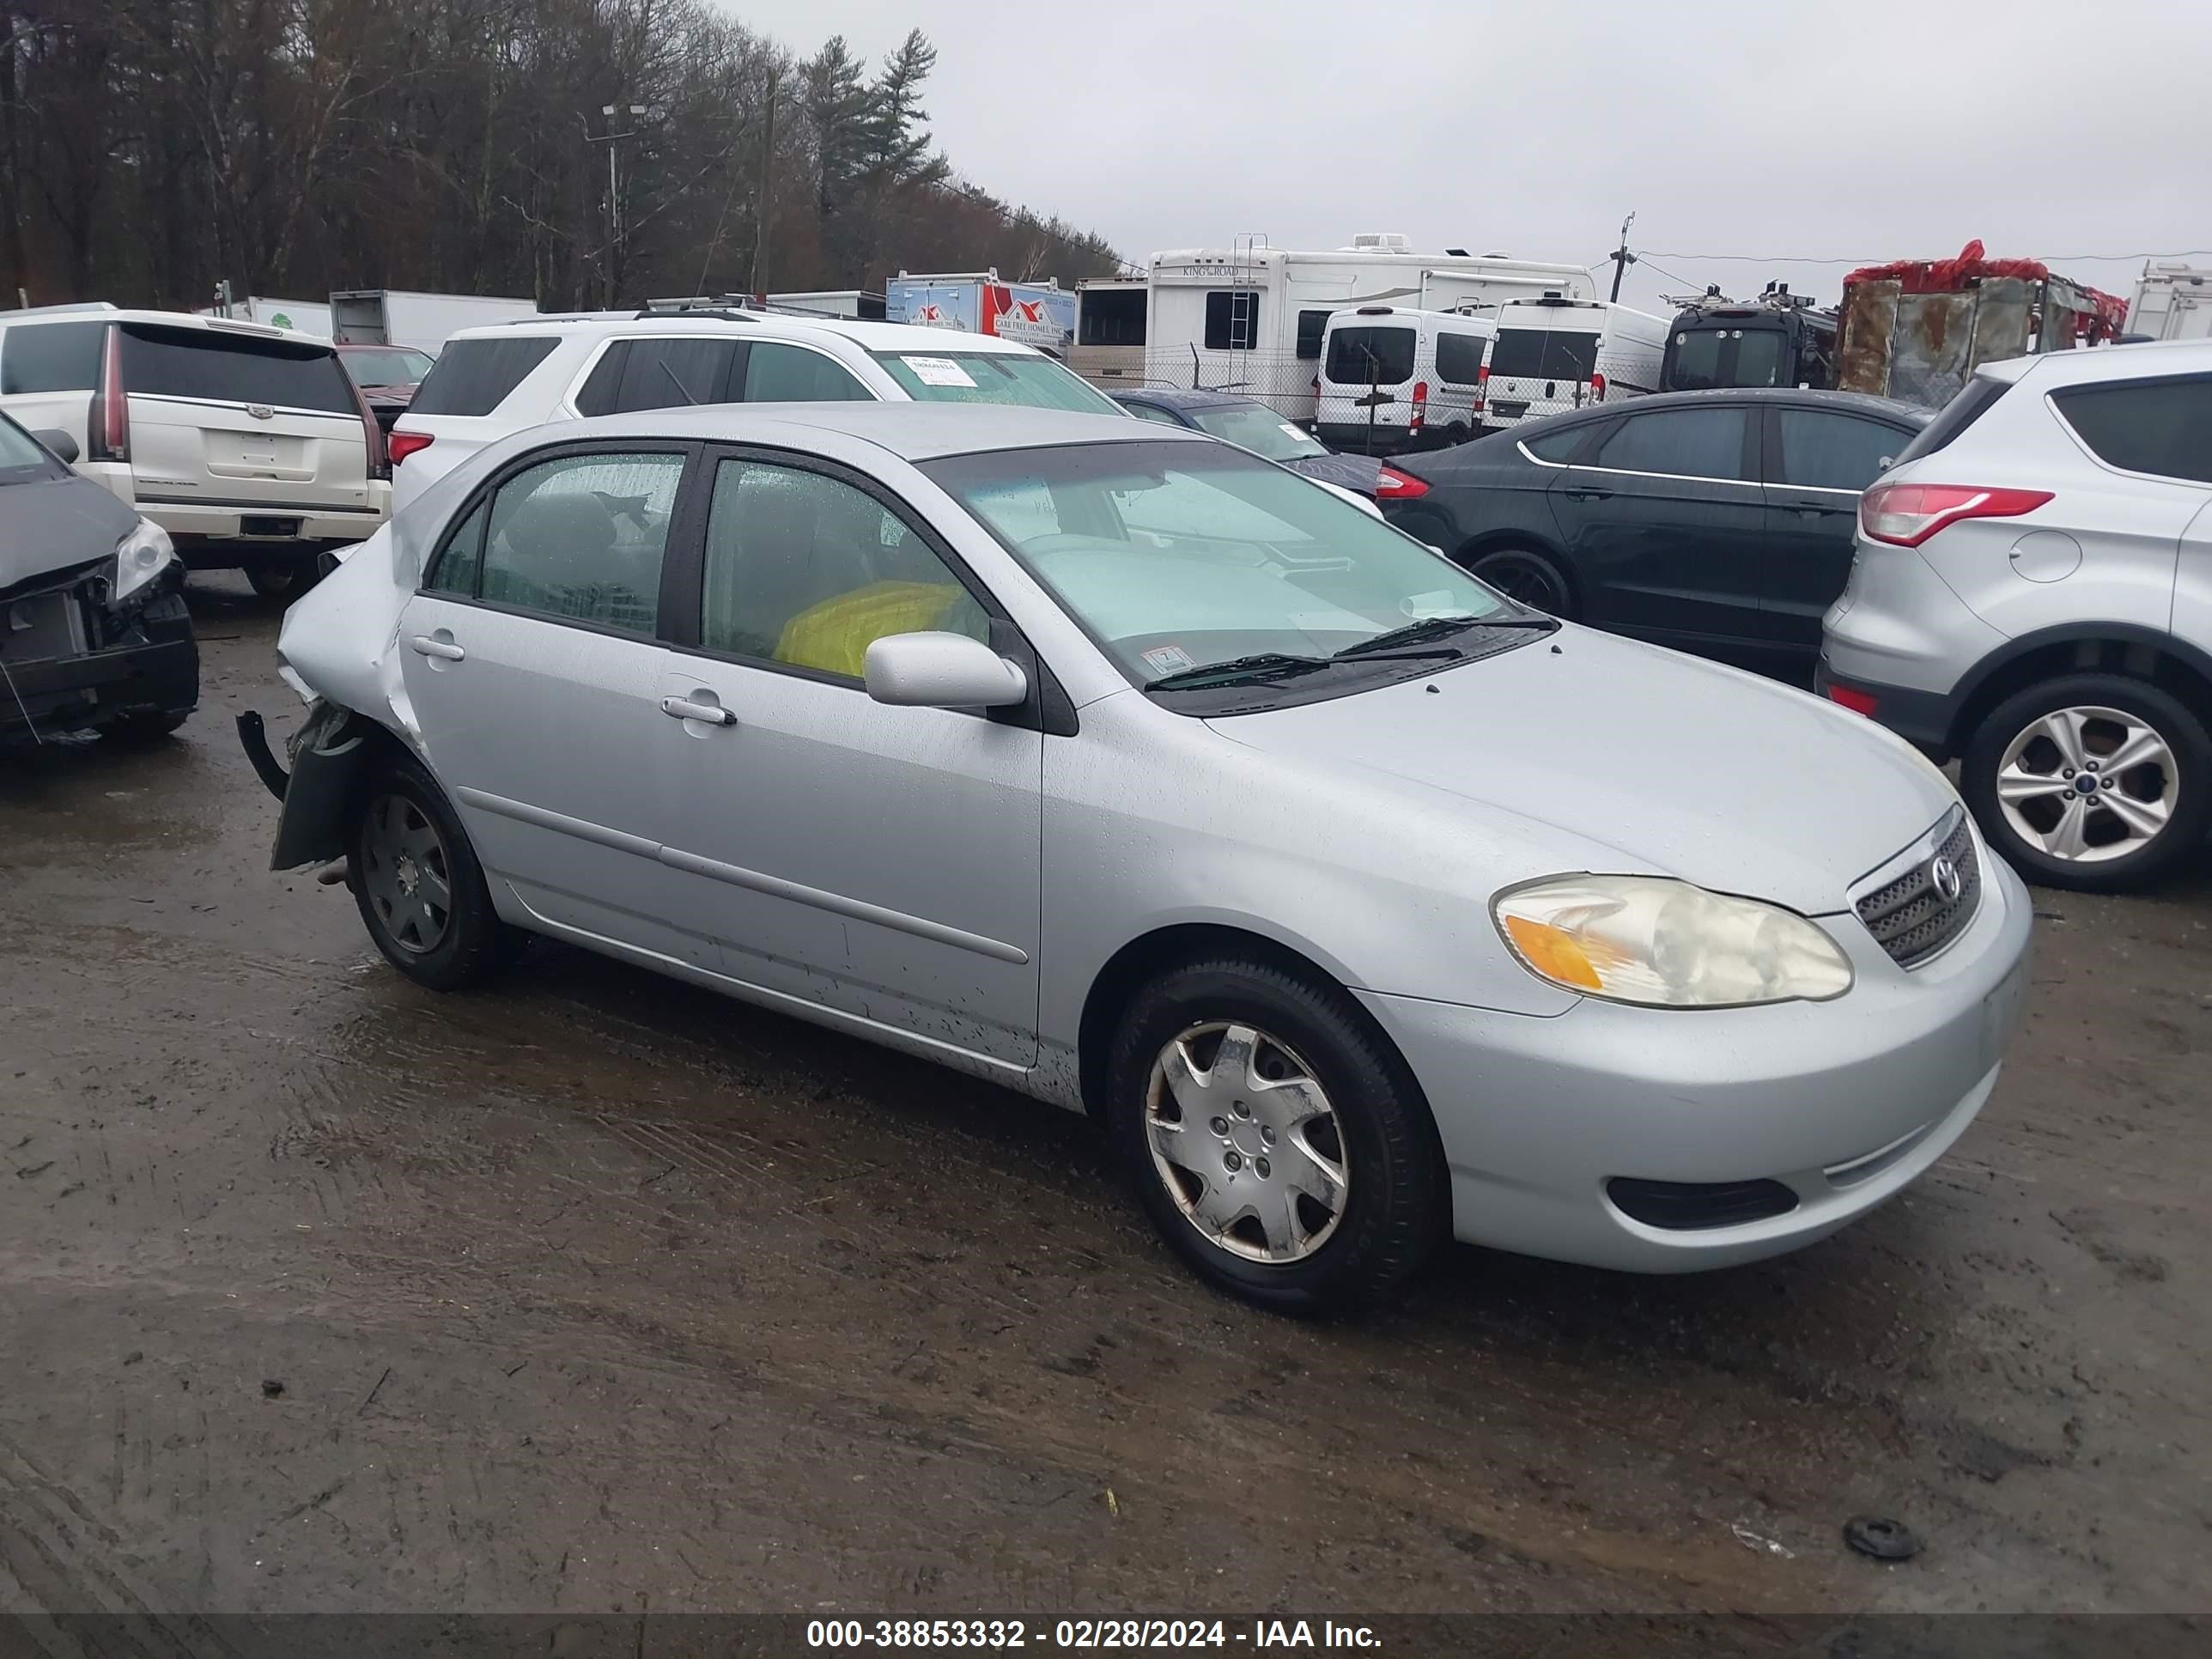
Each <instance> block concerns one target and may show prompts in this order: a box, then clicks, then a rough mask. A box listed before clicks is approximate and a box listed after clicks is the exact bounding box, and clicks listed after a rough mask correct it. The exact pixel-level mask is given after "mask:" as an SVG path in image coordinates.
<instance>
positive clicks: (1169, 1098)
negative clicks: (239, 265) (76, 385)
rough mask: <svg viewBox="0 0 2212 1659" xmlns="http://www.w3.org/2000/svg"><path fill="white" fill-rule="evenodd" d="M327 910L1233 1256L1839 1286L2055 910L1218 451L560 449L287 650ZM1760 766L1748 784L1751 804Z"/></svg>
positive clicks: (822, 425)
mask: <svg viewBox="0 0 2212 1659" xmlns="http://www.w3.org/2000/svg"><path fill="white" fill-rule="evenodd" d="M280 648H281V651H282V654H283V671H284V672H285V673H286V675H287V676H288V678H291V679H292V680H293V682H294V684H295V685H296V686H297V687H298V688H299V689H300V690H301V691H302V692H303V694H304V695H306V696H309V697H310V698H312V699H313V700H315V701H314V708H313V713H312V714H311V716H310V718H309V719H308V720H307V722H306V724H305V726H304V727H303V729H302V731H301V733H300V734H299V736H298V738H296V739H295V743H294V744H293V752H292V761H293V764H292V768H291V770H290V773H289V777H288V776H287V775H286V774H285V772H284V770H283V769H282V768H281V767H280V766H279V765H278V763H277V762H276V759H275V757H273V756H271V755H270V753H269V751H268V749H267V747H266V745H265V744H264V743H263V742H262V741H261V740H260V737H259V732H258V727H256V726H253V725H252V721H251V717H248V719H247V720H246V723H245V735H246V739H247V744H248V748H249V750H251V751H252V752H253V753H255V755H256V757H257V760H256V763H257V765H258V767H259V768H260V769H262V771H263V774H264V777H266V778H267V779H268V780H269V781H270V784H271V787H273V788H276V790H277V791H278V792H279V793H280V794H281V795H282V796H283V800H284V810H283V818H282V822H281V824H280V827H279V830H278V834H277V840H276V864H277V865H278V866H280V867H291V866H298V865H302V864H307V863H313V862H319V861H324V860H334V859H343V860H344V871H345V879H346V881H347V883H348V884H349V887H350V888H351V890H352V891H353V893H354V896H355V897H356V902H358V904H359V906H360V908H361V914H362V920H363V921H364V922H365V923H366V924H367V926H368V931H369V933H370V934H371V936H372V937H373V938H374V939H375V941H376V943H377V945H378V947H379V948H380V950H381V951H383V953H384V955H385V956H386V958H388V959H389V960H390V961H391V962H392V963H393V964H394V965H395V966H396V967H398V969H400V970H401V971H402V972H404V973H405V974H407V975H409V976H410V977H411V978H413V979H415V980H416V981H419V982H421V983H422V984H424V985H428V986H432V987H438V988H441V989H442V988H453V987H459V986H462V985H465V984H466V983H468V982H470V981H472V980H475V979H477V978H478V977H479V976H480V975H483V973H484V972H486V971H487V970H488V969H490V968H491V967H492V966H494V965H495V963H497V962H498V961H499V960H500V958H501V956H502V955H503V953H504V951H505V949H506V946H507V944H508V943H509V942H510V941H511V940H512V939H514V938H515V937H516V936H517V934H518V933H541V934H545V935H549V936H550V937H553V938H556V939H566V940H569V941H572V942H574V943H575V944H578V945H583V946H585V947H586V948H589V949H591V950H594V951H602V952H604V953H605V954H607V955H610V956H612V957H619V958H621V959H623V960H625V961H628V962H632V963H640V964H642V965H644V966H646V967H648V968H651V969H656V970H658V971H659V972H662V973H665V974H671V975H678V976H679V977H682V978H684V979H687V980H691V981H696V982H697V983H700V984H702V985H706V986H710V987H714V988H715V989H717V990H720V991H723V992H726V993H727V994H731V995H733V996H738V997H741V998H744V999H746V1000H750V1001H753V1002H756V1003H759V1004H762V1005H763V1006H768V1007H770V1008H774V1009H778V1010H781V1011H784V1012H790V1013H793V1014H796V1015H799V1016H800V1017H802V1018H807V1019H811V1020H814V1021H817V1022H819V1023H821V1024H825V1025H829V1026H832V1027H835V1028H836V1029H839V1030H845V1031H848V1032H851V1033H853V1034H854V1035H856V1036H862V1037H866V1038H868V1039H870V1040H872V1041H875V1042H883V1043H887V1044H890V1045H891V1046H893V1047H895V1048H902V1049H904V1050H906V1051H908V1052H909V1053H913V1054H921V1055H924V1056H926V1057H928V1058H930V1059H933V1060H939V1061H940V1062H942V1063H944V1064H945V1065H948V1066H956V1067H958V1068H960V1069H962V1070H963V1071H966V1072H969V1073H973V1074H975V1075H976V1076H979V1077H983V1078H987V1079H992V1080H993V1081H994V1082H997V1083H1000V1084H1003V1085H1008V1086H1010V1087H1012V1088H1015V1089H1018V1090H1021V1091H1025V1092H1027V1093H1029V1094H1031V1095H1033V1096H1036V1097H1038V1098H1040V1099H1042V1100H1046V1101H1049V1102H1053V1103H1057V1104H1060V1105H1064V1106H1068V1107H1072V1108H1077V1109H1090V1110H1091V1111H1092V1112H1094V1113H1096V1114H1097V1115H1098V1116H1099V1117H1100V1118H1102V1119H1103V1121H1104V1122H1105V1123H1106V1125H1107V1126H1108V1127H1109V1129H1110V1131H1111V1133H1113V1135H1114V1137H1115V1140H1116V1142H1117V1144H1118V1146H1119V1147H1120V1149H1121V1153H1122V1154H1123V1156H1124V1158H1125V1159H1126V1162H1127V1167H1128V1169H1129V1170H1130V1172H1131V1175H1132V1176H1133V1179H1134V1180H1135V1182H1136V1183H1137V1185H1138V1186H1139V1189H1140V1190H1141V1191H1142V1193H1143V1194H1144V1197H1145V1201H1146V1206H1147V1207H1148V1208H1149V1210H1150V1212H1151V1214H1152V1218H1153V1219H1154V1221H1155V1222H1156V1224H1157V1225H1158V1227H1159V1228H1160V1230H1161V1232H1162V1234H1163V1236H1164V1237H1165V1238H1166V1239H1167V1241H1168V1242H1169V1243H1170V1245H1171V1246H1172V1247H1173V1248H1174V1249H1176V1251H1177V1252H1178V1253H1179V1254H1180V1255H1182V1257H1183V1259H1184V1260H1185V1261H1188V1263H1189V1264H1190V1265H1191V1266H1192V1267H1194V1268H1195V1269H1197V1270H1198V1271H1199V1272H1200V1273H1202V1274H1203V1275H1204V1276H1205V1277H1206V1278H1207V1279H1209V1280H1211V1281H1212V1282H1213V1283H1214V1284H1216V1285H1220V1286H1222V1287H1224V1288H1225V1289H1228V1290H1231V1291H1235V1292H1237V1293H1238V1294H1240V1295H1243V1296H1245V1297H1249V1298H1251V1299H1253V1300H1255V1301H1258V1302H1261V1303H1264V1304H1268V1305H1272V1306H1276V1307H1281V1308H1305V1307H1313V1306H1318V1305H1322V1304H1328V1303H1332V1302H1341V1301H1346V1300H1354V1299H1358V1298H1361V1297H1370V1296H1372V1295H1374V1294H1375V1293H1376V1292H1378V1291H1381V1290H1383V1288H1384V1287H1386V1286H1388V1285H1390V1284H1391V1283H1393V1282H1394V1281H1395V1280H1396V1279H1399V1278H1401V1276H1403V1275H1404V1274H1406V1273H1409V1272H1410V1271H1412V1269H1413V1267H1415V1266H1416V1265H1417V1264H1418V1263H1419V1261H1421V1260H1422V1259H1423V1257H1424V1256H1425V1255H1426V1254H1427V1253H1428V1252H1429V1251H1430V1249H1431V1247H1433V1246H1434V1245H1436V1244H1437V1243H1439V1242H1440V1241H1441V1240H1443V1238H1445V1237H1448V1236H1456V1237H1459V1238H1462V1239H1465V1240H1468V1241H1472V1242H1474V1243H1484V1244H1490V1245H1495V1246H1500V1247H1503V1248H1506V1249H1516V1250H1522V1251H1527V1252H1529V1253H1532V1254H1536V1255H1549V1256H1555V1257H1559V1258H1563V1259H1565V1260H1570V1261H1584V1262H1592V1263H1597V1264H1601V1265H1604V1266H1609V1267H1622V1268H1629V1269H1633V1270H1642V1271H1652V1272H1671V1271H1680V1270H1683V1269H1686V1268H1695V1267H1713V1266H1719V1265H1723V1264H1726V1263H1729V1262H1735V1261H1747V1260H1750V1259H1753V1258H1754V1257H1758V1256H1763V1255H1772V1254H1775V1253H1777V1252H1778V1251H1782V1250H1786V1249H1792V1248H1794V1247H1796V1246H1797V1245H1800V1244H1803V1243H1808V1242H1809V1241H1811V1240H1814V1239H1816V1238H1819V1237H1822V1236H1823V1235H1825V1234H1826V1233H1828V1232H1831V1231H1833V1230H1834V1229H1836V1228H1837V1227H1839V1226H1841V1225H1844V1223H1845V1222H1847V1221H1849V1220H1850V1219H1851V1218H1853V1217H1855V1216H1857V1215H1860V1214H1862V1213H1863V1212H1865V1211H1867V1210H1869V1209H1871V1208H1872V1207H1874V1206H1876V1205H1878V1204H1880V1203H1881V1201H1882V1200H1884V1199H1886V1198H1887V1197H1888V1196H1890V1195H1891V1194H1893V1193H1895V1192H1897V1191H1898V1190H1899V1189H1900V1188H1902V1187H1904V1186H1905V1184H1906V1183H1907V1182H1910V1181H1911V1180H1912V1179H1913V1177H1915V1176H1917V1175H1918V1174H1919V1173H1920V1172H1921V1171H1922V1170H1925V1169H1926V1168H1927V1167H1928V1166H1929V1164H1931V1163H1933V1162H1934V1161H1935V1160H1936V1158H1938V1157H1940V1156H1941V1155H1942V1152H1944V1150H1945V1149H1946V1148H1947V1147H1948V1146H1950V1145H1951V1143H1952V1142H1953V1141H1954V1139H1957V1137H1958V1136H1959V1135H1960V1133H1962V1132H1963V1131H1964V1130H1965V1129H1966V1126H1967V1125H1968V1124H1969V1123H1970V1122H1971V1121H1972V1119H1973V1117H1974V1115H1975V1114H1976V1113H1977V1112H1978V1110H1979V1109H1981V1107H1982V1104H1983V1103H1984V1101H1985V1100H1987V1099H1988V1098H1989V1096H1990V1091H1991V1089H1992V1088H1993V1087H1994V1086H1995V1084H1996V1077H1997V1068H1998V1063H1999V1060H2000V1059H2001V1057H2002V1051H2003V1048H2004V1044H2005V1041H2006V1039H2007V1037H2008V1036H2009V1035H2010V1033H2011V1031H2012V1030H2013V1029H2014V1026H2015V1024H2016V1022H2017V1020H2018V1018H2019V1014H2020V1008H2021V996H2022V990H2023V987H2024V985H2025V982H2026V951H2027V936H2028V927H2029V914H2030V913H2029V907H2028V901H2027V893H2026V891H2025V890H2024V889H2023V888H2022V887H2021V884H2020V883H2019V881H2018V879H2017V878H2015V877H2014V875H2013V874H2012V872H2010V871H2009V870H2008V869H2007V868H2006V867H2005V866H2003V864H2002V862H2000V861H1999V860H1996V859H1995V858H1993V857H1991V856H1990V854H1989V852H1988V850H1987V848H1985V847H1984V845H1983V843H1982V842H1981V840H1980V839H1979V837H1978V836H1977V834H1976V833H1975V831H1974V829H1973V827H1972V824H1971V823H1969V822H1968V821H1967V819H1966V814H1965V813H1964V811H1962V810H1961V808H1960V804H1959V800H1958V798H1957V796H1956V794H1955V793H1954V792H1953V791H1952V788H1951V787H1950V785H1949V784H1948V782H1947V781H1945V780H1944V778H1943V776H1942V774H1940V773H1939V772H1937V771H1936V770H1935V769H1933V768H1932V767H1930V766H1929V765H1928V764H1927V763H1925V762H1924V761H1923V760H1922V759H1921V758H1920V757H1918V756H1917V754H1915V753H1914V752H1913V751H1912V750H1911V749H1910V748H1909V747H1907V746H1906V745H1905V744H1903V743H1902V742H1900V741H1899V740H1898V739H1896V738H1892V737H1890V736H1889V735H1888V734H1887V733H1885V732H1881V730H1879V729H1878V728H1876V727H1875V726H1871V725H1870V724H1869V723H1868V722H1866V721H1863V720H1858V719H1857V718H1856V717H1855V716H1852V715H1850V714H1846V713H1844V712H1843V711H1841V710H1838V709H1836V708H1831V707H1829V706H1828V705H1826V704H1824V703H1822V702H1818V701H1816V700H1814V699H1813V698H1810V697H1808V696H1802V695H1801V694H1799V693H1797V692H1795V691H1791V690H1786V689H1784V688H1782V687H1779V686H1776V685H1773V684H1769V683H1767V682H1765V681H1763V680H1759V679H1755V678H1751V677H1749V676H1746V675H1742V674H1739V673H1736V672H1735V671H1732V670H1729V669H1725V668H1722V667H1718V666H1717V665H1711V664H1706V663H1701V662H1696V661H1692V660H1690V659H1686V658H1681V657H1678V656H1675V655H1674V654H1673V653H1668V652H1664V651H1660V650H1656V649H1655V648H1652V647H1647V646H1643V645H1639V644H1636V643H1633V642H1632V641H1625V640H1620V639H1615V638H1611V637H1608V636H1607V635H1601V634H1596V633H1592V632H1589V631H1586V630H1583V629H1578V628H1576V627H1573V626H1572V625H1570V624H1562V623H1559V622H1557V621H1556V620H1554V619H1553V618H1552V617H1546V616H1542V615H1541V614H1539V613H1537V612H1534V611H1529V610H1528V609H1526V608H1524V607H1522V606H1520V605H1516V604H1515V603H1514V602H1512V601H1511V600H1510V599H1504V598H1502V597H1501V596H1499V595H1498V594H1497V593H1495V592H1492V591H1491V590H1490V589H1488V588H1486V587H1484V586H1482V585H1481V584H1480V583H1479V582H1476V581H1475V580H1473V579H1472V578H1470V577H1469V576H1468V575H1467V574H1465V573H1464V572H1462V571H1461V570H1460V569H1459V568H1456V567H1455V566H1454V565H1452V564H1451V563H1450V562H1448V561H1447V560H1445V559H1444V558H1443V557H1442V556H1439V555H1437V553H1435V552H1434V551H1433V550H1430V549H1428V548H1425V547H1423V546H1422V545H1420V544H1419V543H1417V542H1415V541H1413V540H1411V539H1410V538H1407V537H1406V536H1404V535H1402V534H1401V533H1400V532H1397V531H1395V530H1393V529H1391V528H1390V527H1389V526H1386V525H1384V524H1383V523H1382V522H1380V521H1379V520H1376V519H1375V518H1373V517H1371V516H1370V515H1369V514H1367V513H1363V512H1361V511H1359V510H1358V508H1356V507H1352V506H1351V505H1349V504H1347V503H1346V501H1343V500H1342V499H1340V497H1339V496H1337V495H1333V494H1331V493H1330V492H1328V490H1326V489H1321V488H1319V487H1317V486H1316V485H1315V484H1313V483H1310V482H1309V481H1307V480H1305V479H1303V478H1300V477H1297V475H1295V474H1294V473H1291V472H1289V471H1285V470H1284V469H1283V468H1281V467H1279V466H1277V465H1273V464H1272V463H1270V462H1267V461H1266V460H1263V459H1260V458H1259V457H1257V456H1255V455H1253V454H1250V453H1247V452H1245V451H1243V450H1240V449H1237V448H1234V447H1231V446H1229V445H1226V444H1223V443H1220V442H1218V441H1214V440H1212V439H1209V438H1206V437H1203V436H1200V435H1197V434H1194V433H1180V432H1176V431H1173V430H1170V429H1167V428H1161V427H1158V426H1154V425H1147V424H1144V423H1140V422H1135V421H1131V420H1126V419H1122V418H1119V417H1110V416H1109V417H1100V416H1085V415H1076V414H1063V413H1058V412H1054V411H1049V410H1003V409H988V408H951V407H930V406H923V405H917V404H881V405H874V404H814V405H787V406H784V407H781V408H778V407H768V406H763V407H759V408H752V407H741V408H714V409H707V408H702V409H696V410H656V411H652V412H649V413H641V414H637V415H631V416H617V417H614V418H611V419H605V420H598V421H588V422H574V423H568V424H564V425H562V426H560V427H555V428H538V429H536V430H534V431H532V432H527V433H524V434H521V435H517V436H514V437H511V438H508V439H507V440H504V441H501V442H500V443H499V444H497V445H495V446H494V447H490V448H489V449H487V450H486V451H484V452H483V453H482V454H480V455H478V456H477V457H475V458H473V459H471V460H470V461H469V462H467V463H465V465H462V466H461V467H459V468H457V469H456V470H455V471H453V473H451V474H449V475H448V476H447V477H444V478H442V479H441V480H440V481H439V482H438V483H437V484H435V486H434V487H433V488H432V489H430V490H429V491H428V492H427V493H426V494H425V495H423V496H422V498H421V499H420V500H419V501H416V503H414V504H413V505H412V506H411V507H410V508H408V509H407V510H406V511H404V512H403V513H401V514H400V515H399V517H398V520H396V522H395V523H394V524H393V525H392V527H391V528H390V529H389V530H388V531H386V532H383V533H381V534H380V535H379V536H377V537H376V538H374V539H372V540H371V541H369V542H368V543H367V544H364V545H363V546H362V548H361V549H360V550H358V551H356V553H355V554H354V555H353V556H351V557H350V558H349V559H348V560H347V561H346V562H344V564H343V566H342V567H341V568H339V569H338V570H337V572H336V573H335V574H332V575H331V577H329V578H328V579H327V580H325V581H324V582H323V583H322V585H321V586H319V587H318V588H316V589H315V590H314V591H313V592H310V593H308V594H307V596H306V597H305V598H304V599H301V601H300V602H299V603H298V604H297V605H295V606H294V607H293V608H292V610H291V611H290V613H289V615H288V616H287V617H286V618H285V623H284V630H283V638H282V641H281V647H280ZM1716 732H1726V733H1727V734H1728V737H1727V741H1728V743H1729V745H1730V752H1731V754H1732V755H1733V756H1734V757H1735V761H1736V763H1739V764H1740V767H1741V775H1744V776H1755V777H1756V778H1757V779H1758V780H1759V782H1758V786H1757V787H1748V788H1746V787H1715V786H1711V785H1710V784H1709V782H1708V781H1707V780H1706V779H1705V777H1704V776H1703V772H1704V770H1705V767H1706V763H1707V758H1708V757H1709V756H1710V753H1711V749H1710V744H1711V741H1712V738H1713V734H1714V733H1716Z"/></svg>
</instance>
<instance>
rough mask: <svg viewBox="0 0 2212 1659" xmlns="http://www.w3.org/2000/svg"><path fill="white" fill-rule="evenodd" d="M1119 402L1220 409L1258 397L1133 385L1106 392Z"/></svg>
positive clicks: (1166, 407)
mask: <svg viewBox="0 0 2212 1659" xmlns="http://www.w3.org/2000/svg"><path fill="white" fill-rule="evenodd" d="M1106 395H1107V396H1108V397H1109V398H1112V399H1113V400H1114V401H1115V403H1117V404H1126V403H1129V402H1131V401H1136V402H1141V403H1147V404H1158V405H1159V406H1160V407H1161V408H1163V409H1220V408H1223V407H1225V406H1227V405H1229V404H1256V403H1258V402H1259V401H1260V400H1259V399H1258V398H1244V397H1239V396H1238V395H1237V393H1236V392H1214V391H1211V390H1209V389H1207V388H1206V387H1204V386H1198V387H1192V386H1128V387H1126V388H1124V389H1122V390H1120V391H1115V392H1107V394H1106Z"/></svg>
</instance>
